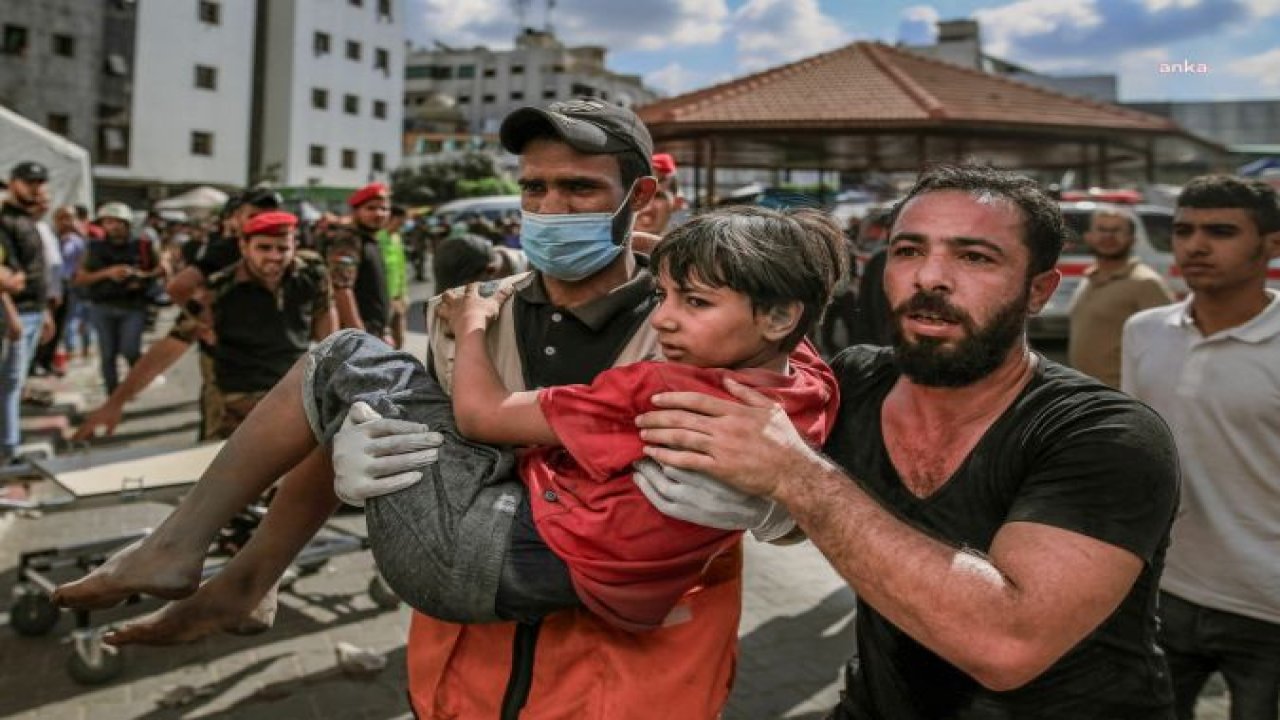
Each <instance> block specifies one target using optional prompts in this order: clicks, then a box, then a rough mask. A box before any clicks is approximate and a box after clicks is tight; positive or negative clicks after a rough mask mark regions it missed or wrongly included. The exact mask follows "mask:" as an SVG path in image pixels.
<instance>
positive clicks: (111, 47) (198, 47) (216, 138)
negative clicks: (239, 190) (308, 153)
mask: <svg viewBox="0 0 1280 720" xmlns="http://www.w3.org/2000/svg"><path fill="white" fill-rule="evenodd" d="M106 5H107V13H108V18H109V23H108V25H107V33H106V40H105V41H104V45H103V48H104V51H105V55H104V61H103V74H104V75H105V77H104V78H103V85H102V97H100V98H99V103H98V105H99V123H100V132H99V138H98V142H97V144H96V151H95V153H94V155H95V168H94V174H95V177H96V179H97V184H98V186H99V187H100V188H102V194H103V195H106V196H124V197H130V198H134V199H136V202H138V203H140V204H141V203H143V202H145V201H146V200H150V199H154V197H155V195H159V194H161V193H164V192H165V189H167V188H171V187H174V186H182V185H190V184H192V183H196V182H198V183H207V184H212V185H224V186H230V185H242V184H244V183H245V180H246V178H247V177H248V171H249V130H250V127H249V120H250V111H251V109H252V99H253V73H254V63H253V50H254V32H255V29H256V17H255V15H256V7H255V5H256V4H255V2H254V0H198V1H197V2H156V1H155V0H150V1H144V2H137V3H130V2H114V1H113V2H108V3H106ZM133 8H136V11H134V10H133ZM113 15H116V16H115V17H114V18H113ZM112 18H113V19H112ZM108 91H110V92H108ZM108 97H114V98H119V99H118V100H117V101H114V102H112V101H109V99H108Z"/></svg>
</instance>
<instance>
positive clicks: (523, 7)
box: [511, 0, 529, 32]
mask: <svg viewBox="0 0 1280 720" xmlns="http://www.w3.org/2000/svg"><path fill="white" fill-rule="evenodd" d="M511 4H512V5H514V6H515V10H516V19H517V20H518V21H519V23H520V32H524V29H525V28H527V27H529V24H528V22H527V18H528V15H529V0H511Z"/></svg>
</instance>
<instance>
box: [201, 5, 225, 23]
mask: <svg viewBox="0 0 1280 720" xmlns="http://www.w3.org/2000/svg"><path fill="white" fill-rule="evenodd" d="M221 21H222V8H221V7H219V6H218V3H216V2H214V0H200V22H202V23H208V24H210V25H218V24H219V23H220V22H221Z"/></svg>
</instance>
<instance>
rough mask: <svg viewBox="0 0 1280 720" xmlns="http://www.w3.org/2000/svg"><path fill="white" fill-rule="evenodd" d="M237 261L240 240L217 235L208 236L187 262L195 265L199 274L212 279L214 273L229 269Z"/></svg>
mask: <svg viewBox="0 0 1280 720" xmlns="http://www.w3.org/2000/svg"><path fill="white" fill-rule="evenodd" d="M187 244H188V245H190V244H191V243H187ZM238 260H240V238H238V237H236V236H234V235H223V234H221V233H217V234H213V235H210V236H209V239H208V240H206V241H205V242H204V243H203V244H202V245H201V246H199V247H198V248H197V252H196V254H195V256H194V257H193V258H191V259H189V260H188V262H189V263H191V264H192V265H195V267H196V269H197V270H199V271H200V274H201V275H204V276H205V278H206V279H207V278H210V277H213V274H214V273H217V272H221V271H222V270H225V269H226V268H228V267H231V266H232V265H234V264H235V263H236V262H237V261H238Z"/></svg>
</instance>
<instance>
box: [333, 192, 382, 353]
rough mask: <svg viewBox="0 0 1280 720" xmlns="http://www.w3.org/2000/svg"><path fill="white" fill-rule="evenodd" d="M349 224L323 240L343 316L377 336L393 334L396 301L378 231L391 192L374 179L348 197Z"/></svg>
mask: <svg viewBox="0 0 1280 720" xmlns="http://www.w3.org/2000/svg"><path fill="white" fill-rule="evenodd" d="M347 204H348V205H350V206H351V222H350V224H349V225H345V226H340V227H337V228H333V229H332V230H331V232H330V234H329V236H328V237H327V238H326V239H325V241H324V246H323V252H324V256H325V260H326V261H328V263H329V277H330V279H331V281H332V282H333V299H334V304H335V305H336V306H337V308H338V321H339V322H340V323H341V324H342V327H344V328H355V329H357V330H364V331H365V332H367V333H369V334H370V335H373V336H374V337H377V338H384V339H387V340H388V342H390V339H389V337H388V323H389V321H390V319H391V300H390V298H389V297H388V296H387V267H386V264H385V263H384V262H383V260H382V250H381V249H380V247H379V245H378V237H377V235H378V231H379V230H381V229H382V227H383V226H384V225H386V224H387V218H388V217H390V214H391V191H390V189H389V188H387V186H386V185H383V184H382V183H370V184H368V185H365V186H364V187H362V188H360V189H359V190H357V191H355V192H354V193H352V194H351V197H349V198H347Z"/></svg>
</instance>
